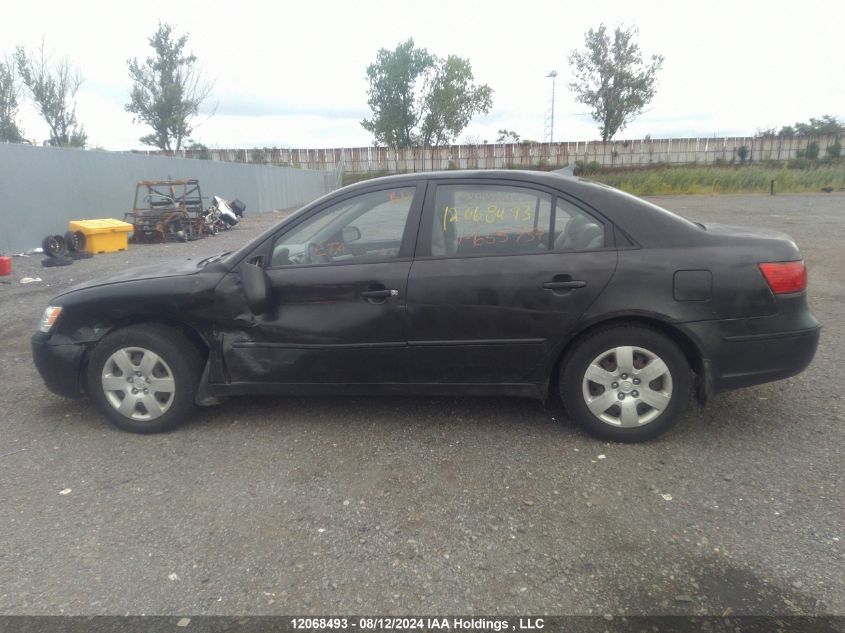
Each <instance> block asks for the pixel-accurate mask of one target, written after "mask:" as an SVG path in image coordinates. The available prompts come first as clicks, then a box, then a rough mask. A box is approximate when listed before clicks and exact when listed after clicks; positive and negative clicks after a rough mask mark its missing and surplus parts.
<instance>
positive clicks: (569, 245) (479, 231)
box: [431, 185, 605, 257]
mask: <svg viewBox="0 0 845 633" xmlns="http://www.w3.org/2000/svg"><path fill="white" fill-rule="evenodd" d="M552 203H553V200H552V197H551V196H550V195H549V194H547V193H545V192H543V191H537V190H535V189H530V188H527V187H512V186H507V185H439V186H438V187H437V194H436V196H435V209H434V215H433V218H432V222H433V226H432V235H431V255H432V256H433V257H443V256H447V257H448V256H451V255H500V254H511V253H539V252H546V251H549V250H555V251H582V250H592V249H596V248H602V247H604V245H605V228H604V225H603V224H602V223H601V222H599V221H598V220H596V219H595V218H593V217H592V216H590V215H589V214H587V213H585V212H584V211H583V210H581V209H580V208H578V207H576V206H575V205H574V204H572V203H570V202H568V201H566V200H565V199H563V198H560V197H558V198H556V199H555V200H554V213H552ZM552 219H554V222H552Z"/></svg>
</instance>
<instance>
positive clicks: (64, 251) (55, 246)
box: [41, 231, 92, 268]
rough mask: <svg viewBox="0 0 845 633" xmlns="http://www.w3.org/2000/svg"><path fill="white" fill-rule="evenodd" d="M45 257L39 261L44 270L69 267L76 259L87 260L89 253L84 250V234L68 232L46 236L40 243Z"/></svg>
mask: <svg viewBox="0 0 845 633" xmlns="http://www.w3.org/2000/svg"><path fill="white" fill-rule="evenodd" d="M41 248H43V249H44V254H45V255H47V257H45V258H44V259H43V260H41V265H42V266H44V267H45V268H53V267H55V266H70V265H71V264H72V263H73V262H74V260H76V259H88V258H90V257H92V255H91V253H89V252H87V251H86V250H85V234H84V233H83V232H82V231H68V232H66V233H65V234H64V235H48V236H47V237H45V238H44V239H43V240H42V242H41Z"/></svg>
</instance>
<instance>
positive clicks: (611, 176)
mask: <svg viewBox="0 0 845 633" xmlns="http://www.w3.org/2000/svg"><path fill="white" fill-rule="evenodd" d="M805 163H806V164H802V165H801V168H796V169H793V168H789V167H787V166H786V165H784V164H783V163H767V164H754V165H737V166H711V167H702V166H697V165H678V166H674V167H670V166H667V165H665V164H661V165H654V166H650V167H629V168H620V169H601V168H597V169H596V168H594V169H591V170H587V171H585V172H584V174H583V175H584V177H585V178H588V179H590V180H595V181H597V182H602V183H604V184H606V185H610V186H611V187H616V188H617V189H621V190H622V191H627V192H628V193H632V194H634V195H637V196H659V195H684V194H696V195H711V194H719V193H769V183H770V181H771V180H772V178H774V180H775V193H807V192H814V191H822V190H823V189H826V188H830V189H832V190H833V191H838V190H840V189H843V188H845V162H841V161H840V162H835V163H828V164H817V163H812V162H810V161H805ZM512 168H513V169H516V167H512ZM523 169H538V168H537V167H524V168H523ZM387 175H389V172H387V171H373V172H365V173H349V172H347V173H344V174H343V184H344V185H351V184H353V183H356V182H360V181H362V180H369V179H370V178H378V177H380V176H387Z"/></svg>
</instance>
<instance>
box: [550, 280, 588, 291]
mask: <svg viewBox="0 0 845 633" xmlns="http://www.w3.org/2000/svg"><path fill="white" fill-rule="evenodd" d="M586 285H587V282H586V281H547V282H546V283H544V284H543V288H545V289H546V290H574V289H575V288H583V287H585V286H586Z"/></svg>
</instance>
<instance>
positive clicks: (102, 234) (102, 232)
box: [68, 218, 133, 255]
mask: <svg viewBox="0 0 845 633" xmlns="http://www.w3.org/2000/svg"><path fill="white" fill-rule="evenodd" d="M68 226H69V227H70V230H71V231H81V232H82V233H83V234H85V250H86V251H88V252H89V253H94V254H95V255H96V254H99V253H116V252H117V251H125V250H126V248H127V247H128V242H129V234H130V233H131V232H132V229H133V227H132V225H131V224H129V223H128V222H121V221H120V220H112V219H108V218H107V219H103V220H73V221H71V222H68Z"/></svg>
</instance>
